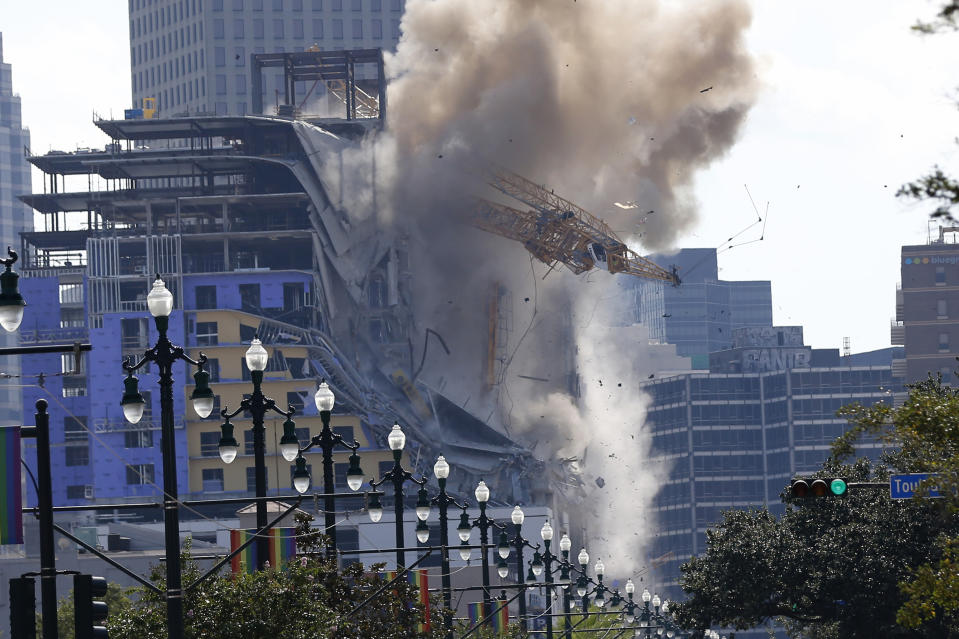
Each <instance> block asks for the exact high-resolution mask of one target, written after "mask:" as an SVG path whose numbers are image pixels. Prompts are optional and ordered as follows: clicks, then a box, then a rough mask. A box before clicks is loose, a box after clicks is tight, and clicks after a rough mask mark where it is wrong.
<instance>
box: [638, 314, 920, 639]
mask: <svg viewBox="0 0 959 639" xmlns="http://www.w3.org/2000/svg"><path fill="white" fill-rule="evenodd" d="M797 335H798V337H799V341H800V343H799V344H798V345H797V344H796V343H795V340H796V338H797ZM801 335H802V332H801V328H800V327H775V328H771V329H765V330H752V329H740V330H738V331H735V332H734V341H735V343H736V347H735V348H732V349H729V350H727V351H724V352H722V353H713V354H712V357H711V370H710V372H693V373H683V374H677V375H672V376H668V377H664V378H661V379H655V380H650V381H649V382H647V383H646V384H644V386H643V389H644V390H645V391H646V392H647V393H648V394H649V396H650V399H651V404H650V407H649V410H648V413H647V420H646V425H647V428H648V429H649V431H650V432H651V433H652V438H653V444H652V455H653V457H654V458H655V459H657V460H659V461H662V462H665V464H666V467H667V468H668V469H669V470H668V477H667V479H666V481H665V482H664V484H663V486H662V489H661V490H660V493H659V495H658V496H657V497H656V499H655V502H654V508H655V511H656V517H657V520H658V531H659V532H658V535H657V536H656V538H655V539H654V541H653V544H652V548H651V551H650V558H651V559H656V558H660V561H658V562H656V563H657V564H659V566H660V568H659V570H658V574H656V575H654V580H655V581H656V582H658V583H659V584H660V585H662V586H663V588H662V590H663V591H665V592H666V595H667V596H668V597H669V598H677V599H681V598H682V596H683V595H682V591H681V589H680V588H679V586H678V585H677V580H678V577H679V566H680V565H681V564H682V563H684V562H685V561H687V560H688V559H689V558H690V556H692V555H696V554H700V553H703V552H705V550H706V545H705V544H706V539H705V537H706V529H707V528H708V527H710V526H713V525H715V524H716V523H717V522H718V521H720V520H721V517H722V511H724V510H728V509H731V508H751V507H761V506H767V507H768V508H769V509H770V511H772V512H773V513H775V514H781V513H782V512H783V509H784V506H783V504H782V502H781V501H780V494H781V493H782V491H783V489H784V488H785V487H786V486H787V485H788V483H789V480H790V478H791V477H793V476H794V475H797V474H803V473H809V472H813V471H815V470H817V469H818V468H819V467H820V466H821V464H822V462H823V461H824V460H825V459H826V458H827V457H828V455H829V447H830V444H831V443H832V441H833V440H834V439H835V438H836V437H838V436H839V435H841V434H842V433H843V432H844V431H845V430H846V428H847V422H846V421H845V420H844V419H841V418H838V417H837V416H836V411H838V410H839V409H840V408H841V407H842V406H845V405H847V404H850V403H853V402H859V403H861V404H864V405H871V404H873V403H876V402H880V401H890V402H891V401H892V395H893V393H895V392H896V391H897V390H899V389H901V388H902V384H901V380H897V379H894V378H893V376H892V370H891V359H892V352H891V351H886V352H885V355H886V362H885V363H884V364H882V365H856V362H855V360H849V364H850V365H840V363H841V362H840V357H839V352H838V351H837V350H832V349H824V350H818V349H812V348H810V347H808V346H804V345H802V344H801ZM781 343H782V345H780V344H781ZM730 371H735V372H730ZM859 452H860V454H863V455H867V456H870V457H873V458H874V457H876V456H877V455H878V453H879V452H880V446H879V444H878V443H876V442H866V443H864V445H863V446H862V447H860V449H859ZM737 636H739V633H737Z"/></svg>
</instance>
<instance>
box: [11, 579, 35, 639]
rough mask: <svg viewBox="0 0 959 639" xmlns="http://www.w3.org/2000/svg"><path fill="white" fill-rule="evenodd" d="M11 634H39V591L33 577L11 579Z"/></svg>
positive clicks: (28, 636)
mask: <svg viewBox="0 0 959 639" xmlns="http://www.w3.org/2000/svg"><path fill="white" fill-rule="evenodd" d="M10 636H12V637H13V638H14V639H19V638H21V637H25V638H28V639H34V637H36V636H37V591H36V586H35V585H34V581H33V579H32V578H31V577H17V578H15V579H11V580H10Z"/></svg>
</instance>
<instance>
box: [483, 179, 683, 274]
mask: <svg viewBox="0 0 959 639" xmlns="http://www.w3.org/2000/svg"><path fill="white" fill-rule="evenodd" d="M486 181H487V183H488V184H489V185H490V186H491V187H493V188H494V189H496V190H497V191H499V192H501V193H503V194H505V195H508V196H510V197H511V198H513V199H515V200H518V201H520V202H522V203H523V204H525V205H527V206H530V207H532V210H527V211H523V210H520V209H515V208H513V207H510V206H506V205H503V204H499V203H497V202H492V201H490V200H485V199H482V198H477V199H476V201H475V206H474V207H473V209H472V211H470V218H469V221H470V223H471V224H472V225H473V226H475V227H477V228H479V229H482V230H484V231H487V232H489V233H494V234H496V235H500V236H502V237H506V238H509V239H511V240H516V241H518V242H522V243H523V246H525V247H526V250H528V251H529V252H530V253H531V254H532V255H533V257H535V258H536V259H538V260H540V261H541V262H543V263H544V264H547V265H548V266H550V267H553V266H555V265H556V264H557V263H561V264H564V265H565V266H566V267H567V268H569V270H571V271H572V272H573V273H576V274H577V275H578V274H580V273H583V272H585V271H588V270H590V269H592V268H594V267H598V268H603V269H605V270H608V271H609V272H610V273H626V274H628V275H634V276H636V277H642V278H646V279H653V280H662V281H665V282H669V283H671V284H672V285H673V286H678V285H679V283H680V279H679V275H678V274H677V273H676V269H675V267H674V268H672V269H665V268H663V267H661V266H659V265H658V264H656V263H654V262H652V261H651V260H648V259H646V258H645V257H642V256H641V255H638V254H637V253H635V252H633V251H632V250H630V249H629V247H627V246H626V244H625V243H624V242H623V241H622V240H620V239H619V238H618V237H617V236H616V234H615V233H614V232H613V230H612V229H610V228H609V226H608V225H607V224H606V223H605V222H603V221H602V220H601V219H599V218H597V217H596V216H594V215H593V214H591V213H590V212H589V211H586V210H585V209H583V208H581V207H579V206H577V205H576V204H574V203H572V202H570V201H569V200H567V199H565V198H562V197H560V196H558V195H556V194H555V193H553V192H552V191H550V190H548V189H546V188H544V187H542V186H540V185H539V184H536V183H535V182H532V181H530V180H527V179H526V178H524V177H522V176H521V175H517V174H516V173H513V172H511V171H508V170H506V169H502V168H498V169H492V170H489V171H487V173H486Z"/></svg>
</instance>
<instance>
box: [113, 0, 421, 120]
mask: <svg viewBox="0 0 959 639" xmlns="http://www.w3.org/2000/svg"><path fill="white" fill-rule="evenodd" d="M404 6H405V0H130V62H131V69H132V74H131V80H132V86H133V101H134V106H135V107H141V106H142V105H143V99H144V98H155V99H156V108H158V109H159V111H160V112H161V113H163V114H165V115H167V116H169V115H173V114H177V113H187V112H189V113H194V114H195V113H198V112H199V113H212V112H215V113H216V114H217V115H244V114H246V113H248V112H250V107H251V104H252V103H253V102H252V95H251V93H252V87H251V82H250V56H251V54H255V53H284V52H286V53H290V52H296V51H304V50H306V49H309V48H310V47H316V48H318V49H319V50H321V51H337V50H342V49H366V48H370V49H372V48H382V49H384V50H389V49H393V48H395V47H396V43H397V42H398V41H399V37H400V17H401V16H402V15H403V9H404ZM363 79H364V78H362V76H360V77H359V78H358V81H360V82H361V83H362V80H363ZM300 84H301V85H303V83H300ZM262 86H263V95H262V96H260V97H261V99H262V101H263V104H264V105H267V108H266V110H267V111H269V112H271V113H272V110H271V109H270V106H271V105H273V104H274V102H275V96H276V95H280V96H281V97H282V95H283V73H282V70H281V69H272V70H268V72H267V73H266V74H265V77H264V83H263V85H262ZM326 97H328V94H327V89H326V86H324V84H323V83H322V82H319V83H317V84H316V85H315V86H314V87H312V89H311V87H310V86H305V85H303V86H298V87H297V93H296V98H297V104H301V103H302V102H303V101H305V100H308V99H310V100H313V99H320V100H322V99H324V98H326Z"/></svg>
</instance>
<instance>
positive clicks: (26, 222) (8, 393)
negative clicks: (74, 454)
mask: <svg viewBox="0 0 959 639" xmlns="http://www.w3.org/2000/svg"><path fill="white" fill-rule="evenodd" d="M29 148H30V132H29V131H28V130H27V129H25V128H24V127H23V121H22V119H21V116H20V96H19V95H16V94H15V93H14V92H13V68H12V66H11V65H10V64H9V63H7V62H4V61H3V34H2V33H0V253H2V257H7V255H6V248H7V247H8V246H11V247H13V248H14V249H15V250H16V249H17V248H18V247H19V245H20V237H19V234H20V232H21V231H29V230H31V229H32V228H33V211H32V210H30V207H29V206H26V205H25V204H24V203H23V202H21V201H20V200H18V199H17V196H19V195H23V194H24V193H29V192H30V165H29V164H28V163H27V161H26V158H25V156H26V152H25V151H26V150H27V149H29ZM16 343H17V336H16V335H11V334H8V333H6V331H0V346H13V345H15V344H16ZM0 370H2V371H3V372H4V373H8V374H11V375H17V374H18V373H19V363H18V361H17V358H13V357H6V358H0ZM20 414H21V410H20V393H19V392H18V391H16V390H15V389H11V388H9V387H7V388H2V389H0V423H2V424H10V423H19V422H20V419H21V418H20Z"/></svg>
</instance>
